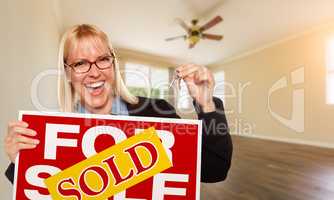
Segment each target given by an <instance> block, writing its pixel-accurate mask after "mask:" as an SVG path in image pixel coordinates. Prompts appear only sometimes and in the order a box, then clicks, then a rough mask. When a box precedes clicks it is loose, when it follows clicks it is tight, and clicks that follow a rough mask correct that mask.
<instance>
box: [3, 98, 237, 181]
mask: <svg viewBox="0 0 334 200" xmlns="http://www.w3.org/2000/svg"><path fill="white" fill-rule="evenodd" d="M214 102H215V105H216V111H214V112H209V113H203V112H202V110H201V108H200V106H199V105H197V104H196V103H195V102H193V104H194V106H195V110H196V112H197V115H198V119H201V120H202V121H203V131H202V135H203V136H202V165H201V166H202V168H201V172H202V173H201V181H202V182H209V183H212V182H218V181H223V180H225V179H226V177H227V173H228V171H229V169H230V166H231V159H232V140H231V136H230V134H229V130H228V125H227V120H226V117H225V114H224V106H223V102H222V101H221V100H220V99H218V98H216V97H214ZM127 108H128V111H129V115H130V116H145V117H166V118H180V116H178V115H177V114H176V112H175V109H174V107H173V106H172V105H170V104H169V103H168V102H167V101H165V100H163V99H151V98H145V97H139V103H138V104H135V105H132V104H127ZM14 169H15V166H14V164H13V163H11V164H10V165H9V167H8V168H7V170H6V176H7V178H8V179H9V180H10V181H11V182H13V179H14Z"/></svg>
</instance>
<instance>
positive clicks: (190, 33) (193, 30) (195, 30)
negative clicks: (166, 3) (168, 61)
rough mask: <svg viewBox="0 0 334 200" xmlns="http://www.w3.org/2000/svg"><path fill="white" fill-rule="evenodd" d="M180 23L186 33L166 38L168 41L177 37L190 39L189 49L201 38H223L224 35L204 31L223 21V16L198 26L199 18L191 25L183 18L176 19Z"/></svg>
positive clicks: (192, 21)
mask: <svg viewBox="0 0 334 200" xmlns="http://www.w3.org/2000/svg"><path fill="white" fill-rule="evenodd" d="M176 20H177V22H178V24H180V26H181V27H182V28H183V29H184V30H185V31H186V32H187V34H186V35H181V36H176V37H170V38H166V39H165V40H166V41H172V40H176V39H181V38H183V39H184V40H188V43H189V49H191V48H193V47H194V46H195V45H196V44H197V43H198V42H199V41H200V39H209V40H217V41H219V40H222V39H223V36H222V35H215V34H209V33H204V32H205V31H206V30H208V29H210V28H212V27H213V26H215V25H217V24H218V23H220V22H221V21H223V18H222V17H221V16H216V17H214V18H213V19H211V20H210V21H209V22H207V23H206V24H204V25H203V26H198V25H197V23H198V19H193V20H191V26H188V25H187V24H186V23H185V22H184V21H183V20H182V19H179V18H178V19H176Z"/></svg>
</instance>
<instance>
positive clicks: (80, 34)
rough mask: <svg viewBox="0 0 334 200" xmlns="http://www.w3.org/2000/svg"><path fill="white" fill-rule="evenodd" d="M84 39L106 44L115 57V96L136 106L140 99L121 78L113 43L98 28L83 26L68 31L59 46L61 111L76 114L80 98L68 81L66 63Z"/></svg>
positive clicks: (59, 96)
mask: <svg viewBox="0 0 334 200" xmlns="http://www.w3.org/2000/svg"><path fill="white" fill-rule="evenodd" d="M82 39H93V40H95V41H97V40H101V41H102V42H103V43H105V44H106V45H107V46H108V47H109V49H110V51H111V53H112V54H113V55H114V56H115V61H114V70H113V71H114V73H115V74H114V87H113V91H112V93H113V95H116V96H120V97H121V98H122V99H123V100H124V101H126V102H128V103H130V104H136V103H137V102H138V98H137V97H136V96H134V95H132V94H131V93H130V92H129V90H128V89H127V88H126V86H125V84H124V81H123V79H122V77H121V73H120V69H119V63H118V59H117V56H116V54H115V51H114V49H113V48H112V45H111V43H110V42H109V40H108V36H107V35H106V34H105V33H104V32H103V31H101V30H100V29H98V28H97V27H96V26H93V25H88V24H81V25H76V26H74V27H72V28H70V29H69V30H67V31H66V32H65V33H64V35H63V37H62V39H61V41H60V45H59V54H58V103H59V106H60V109H61V111H63V112H74V108H75V106H76V103H77V101H78V97H77V95H76V93H75V91H74V88H73V87H72V84H71V82H70V81H69V80H68V77H67V76H66V73H65V69H64V61H65V60H66V58H67V57H68V55H69V51H70V48H73V47H75V46H77V45H78V43H79V42H81V41H82Z"/></svg>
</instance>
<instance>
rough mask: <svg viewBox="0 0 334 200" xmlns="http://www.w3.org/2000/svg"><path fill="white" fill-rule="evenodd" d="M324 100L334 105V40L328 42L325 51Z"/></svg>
mask: <svg viewBox="0 0 334 200" xmlns="http://www.w3.org/2000/svg"><path fill="white" fill-rule="evenodd" d="M326 96H327V97H326V99H327V104H334V39H331V40H329V41H328V44H327V49H326Z"/></svg>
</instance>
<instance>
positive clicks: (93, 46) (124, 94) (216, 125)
mask: <svg viewBox="0 0 334 200" xmlns="http://www.w3.org/2000/svg"><path fill="white" fill-rule="evenodd" d="M58 67H59V79H58V97H59V99H58V100H59V104H60V107H61V109H62V111H64V112H88V113H94V114H120V115H130V116H147V117H169V118H180V117H179V116H178V115H177V114H176V112H175V109H174V108H173V107H172V106H171V105H170V104H168V103H167V102H166V101H165V100H162V99H150V98H144V97H137V96H133V95H132V94H131V93H130V92H129V91H128V90H127V88H126V87H125V85H124V82H123V80H122V78H121V74H120V70H119V64H118V61H117V57H116V54H115V52H114V49H113V48H112V46H111V44H110V43H109V41H108V37H107V35H106V34H105V33H104V32H102V31H101V30H99V29H98V28H97V27H95V26H92V25H87V24H83V25H77V26H74V27H73V28H71V29H70V30H68V31H67V32H66V33H65V34H64V36H63V38H62V41H61V44H60V50H59V64H58ZM176 72H177V75H178V76H179V77H180V78H182V79H183V80H184V81H185V83H186V85H187V87H188V91H189V94H190V95H191V96H192V98H193V100H194V101H193V104H194V106H195V109H196V112H197V114H198V118H199V119H202V120H203V138H202V143H203V145H202V174H201V181H202V182H218V181H222V180H224V179H225V178H226V176H227V172H228V170H229V168H230V165H231V157H232V142H231V137H230V135H229V133H228V127H227V121H226V117H225V114H224V108H223V103H222V101H221V100H220V99H218V98H214V97H213V96H212V95H213V89H214V79H213V76H212V73H211V72H210V71H209V70H208V69H207V68H205V67H202V66H198V65H193V64H187V65H182V66H179V67H177V68H176ZM27 127H28V124H27V123H25V122H23V121H16V122H11V123H9V124H8V134H7V136H6V138H5V150H6V153H7V155H8V157H9V158H10V160H11V161H12V163H11V164H10V165H9V167H8V169H7V171H6V176H7V177H8V179H9V180H10V181H12V182H13V177H14V164H13V163H14V162H15V158H16V156H17V153H18V152H19V151H20V150H22V149H31V148H35V147H36V145H38V143H39V141H38V140H36V139H33V138H32V137H33V136H35V135H36V132H35V131H34V130H31V129H28V128H27ZM27 136H30V137H27ZM31 136H32V137H31Z"/></svg>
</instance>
